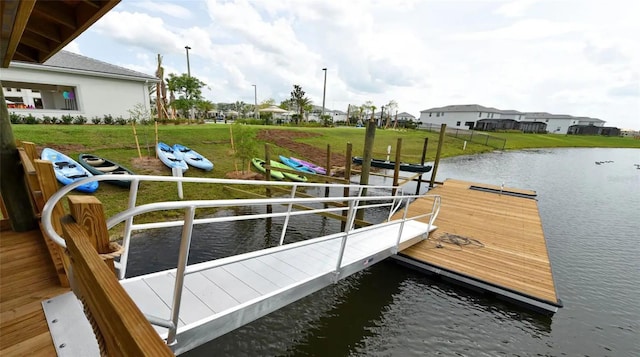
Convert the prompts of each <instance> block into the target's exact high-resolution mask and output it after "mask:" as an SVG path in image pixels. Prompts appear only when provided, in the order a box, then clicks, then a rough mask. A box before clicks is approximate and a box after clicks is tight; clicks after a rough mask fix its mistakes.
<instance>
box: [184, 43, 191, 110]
mask: <svg viewBox="0 0 640 357" xmlns="http://www.w3.org/2000/svg"><path fill="white" fill-rule="evenodd" d="M184 49H185V50H187V77H189V79H191V65H190V64H189V50H190V49H191V47H189V46H184ZM187 100H189V120H191V119H193V118H192V117H193V108H192V107H191V97H190V95H189V92H187Z"/></svg>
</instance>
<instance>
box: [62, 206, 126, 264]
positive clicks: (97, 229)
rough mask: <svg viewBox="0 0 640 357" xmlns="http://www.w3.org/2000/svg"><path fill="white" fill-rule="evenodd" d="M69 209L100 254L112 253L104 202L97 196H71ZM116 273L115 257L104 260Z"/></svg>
mask: <svg viewBox="0 0 640 357" xmlns="http://www.w3.org/2000/svg"><path fill="white" fill-rule="evenodd" d="M68 201H69V211H70V212H71V216H72V217H73V219H74V220H75V221H76V222H77V223H78V224H79V225H80V226H81V227H82V228H83V229H84V231H85V232H86V233H87V237H88V238H89V241H90V242H91V245H92V246H94V247H95V248H96V251H98V254H105V253H110V252H111V249H110V248H109V231H108V230H107V222H106V220H105V218H104V210H103V208H102V203H100V201H99V200H98V199H97V198H96V197H95V196H69V198H68ZM104 262H105V264H107V266H108V267H109V269H110V270H111V271H112V272H113V273H114V276H115V268H114V266H113V259H107V260H105V261H104Z"/></svg>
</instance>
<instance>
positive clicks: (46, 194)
mask: <svg viewBox="0 0 640 357" xmlns="http://www.w3.org/2000/svg"><path fill="white" fill-rule="evenodd" d="M28 144H32V143H23V145H24V146H23V147H24V148H25V152H26V153H27V155H29V156H31V155H32V154H31V155H30V154H28V153H29V152H30V151H31V149H28V147H29V146H30V145H28ZM33 149H34V150H35V147H34V148H33ZM33 166H34V168H35V171H36V177H37V178H38V186H40V195H41V198H42V200H43V201H44V202H47V200H49V198H50V197H51V196H53V194H54V193H56V191H58V181H57V180H56V175H55V173H54V172H53V165H52V164H51V162H50V161H45V160H37V159H36V160H33ZM41 213H42V212H41V211H40V212H38V215H40V214H41ZM62 216H64V208H63V207H62V204H61V203H58V204H56V205H55V207H54V208H53V211H52V213H51V222H52V224H53V229H54V230H55V231H56V233H58V234H59V235H62V226H61V224H60V218H62ZM40 225H42V223H40ZM40 230H41V231H42V227H41V228H40ZM43 237H44V240H45V243H46V245H47V249H48V250H49V255H50V256H51V260H52V261H53V265H54V267H55V269H56V273H57V274H58V280H60V285H62V286H65V287H66V286H69V278H68V276H69V260H68V258H67V256H66V254H64V252H63V250H62V248H61V247H60V246H58V245H57V244H55V243H54V242H53V241H52V240H51V238H49V237H47V236H46V235H45V234H44V233H43Z"/></svg>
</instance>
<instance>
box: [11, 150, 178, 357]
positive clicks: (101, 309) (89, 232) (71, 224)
mask: <svg viewBox="0 0 640 357" xmlns="http://www.w3.org/2000/svg"><path fill="white" fill-rule="evenodd" d="M18 146H19V147H18V153H19V155H20V160H21V162H22V166H23V168H24V172H25V181H26V184H27V186H28V188H29V193H30V197H31V203H32V207H33V211H34V212H33V214H34V215H35V217H37V218H40V216H41V213H42V209H43V208H44V205H45V203H46V202H47V200H48V199H49V198H50V197H51V196H53V195H54V194H55V193H56V192H57V191H58V183H57V181H56V177H55V172H54V169H53V165H52V164H51V162H49V161H45V160H40V159H38V155H37V150H36V147H35V144H33V143H30V142H21V143H19V145H18ZM68 200H69V209H70V213H71V214H70V215H67V216H65V212H64V208H63V205H62V204H61V203H60V202H58V203H57V204H56V205H55V206H54V208H53V210H52V214H51V219H52V226H53V228H54V230H55V231H56V233H58V234H59V235H61V236H63V237H65V240H66V245H67V250H66V251H64V249H62V248H61V247H60V246H59V245H57V244H55V243H54V242H53V241H52V240H51V239H50V237H49V236H48V235H47V233H46V232H45V231H44V230H43V237H44V240H45V242H46V244H47V248H48V249H49V253H50V255H51V259H52V261H53V264H54V265H55V269H56V272H57V273H58V278H59V280H60V284H61V285H62V286H69V285H70V280H71V285H72V289H73V291H74V293H75V294H76V296H78V298H79V299H80V300H81V301H82V303H83V305H84V308H85V315H86V316H87V319H88V320H89V321H90V322H91V325H92V326H93V330H94V331H93V332H94V334H95V335H96V339H97V340H98V343H99V345H100V351H101V354H102V355H104V356H173V353H172V352H171V349H170V348H169V347H168V346H167V345H166V343H165V342H164V341H163V340H162V339H161V338H160V336H159V335H158V333H157V332H156V331H155V330H154V329H153V327H152V326H151V324H150V323H149V322H148V321H147V319H146V318H145V317H144V315H143V314H142V312H140V310H139V309H138V307H137V306H136V305H135V303H134V302H133V300H131V298H130V297H129V295H128V294H127V293H126V291H125V290H124V288H123V287H122V285H120V283H119V281H118V279H117V277H116V275H115V272H114V266H113V259H108V258H105V254H108V253H109V252H110V249H111V248H110V242H109V235H108V231H107V225H106V222H105V217H104V212H103V209H102V204H101V203H100V201H99V200H98V199H97V198H95V197H93V196H69V197H68ZM4 214H5V213H4V212H3V215H4ZM41 228H42V226H41ZM107 257H108V256H107Z"/></svg>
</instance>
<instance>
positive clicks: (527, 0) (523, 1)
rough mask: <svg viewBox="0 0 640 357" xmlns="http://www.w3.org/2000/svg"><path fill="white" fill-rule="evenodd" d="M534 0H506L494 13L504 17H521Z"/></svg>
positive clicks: (535, 0)
mask: <svg viewBox="0 0 640 357" xmlns="http://www.w3.org/2000/svg"><path fill="white" fill-rule="evenodd" d="M536 2H537V0H515V1H508V2H506V3H505V4H503V5H501V6H500V7H498V8H497V9H496V10H495V13H496V14H499V15H502V16H505V17H522V16H524V15H526V11H527V10H528V9H529V8H530V7H531V6H532V5H533V4H534V3H536Z"/></svg>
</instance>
